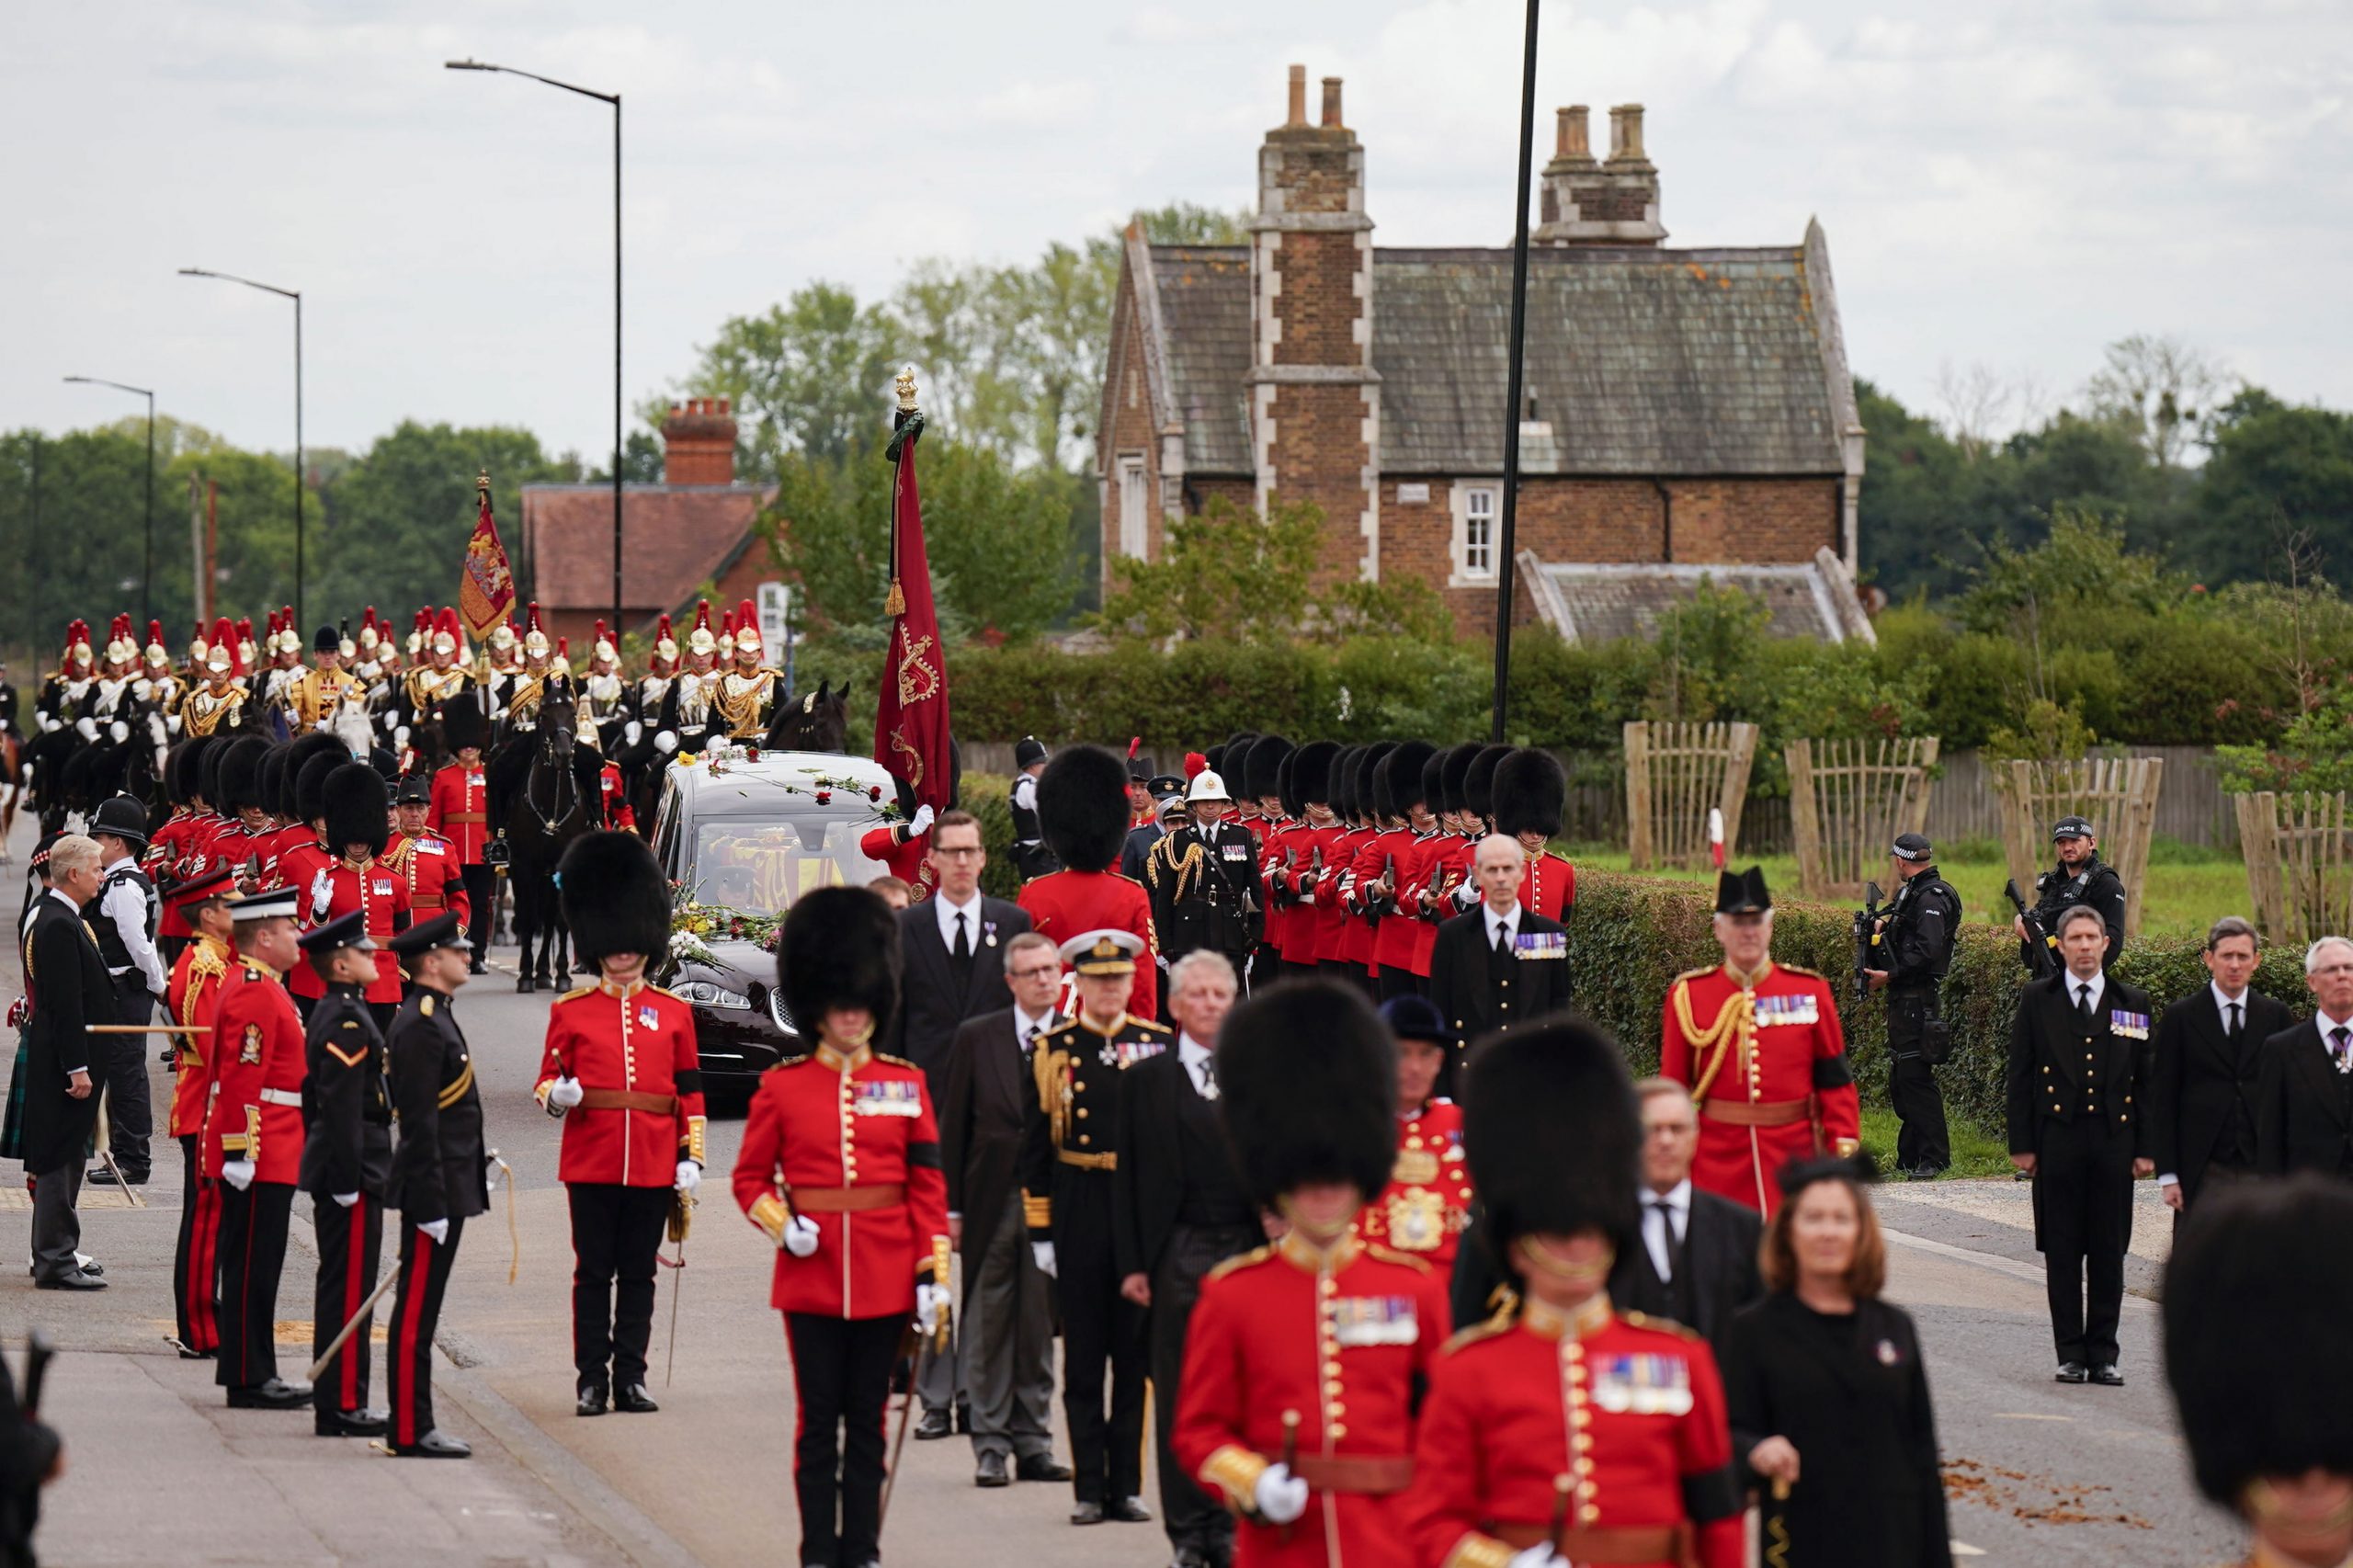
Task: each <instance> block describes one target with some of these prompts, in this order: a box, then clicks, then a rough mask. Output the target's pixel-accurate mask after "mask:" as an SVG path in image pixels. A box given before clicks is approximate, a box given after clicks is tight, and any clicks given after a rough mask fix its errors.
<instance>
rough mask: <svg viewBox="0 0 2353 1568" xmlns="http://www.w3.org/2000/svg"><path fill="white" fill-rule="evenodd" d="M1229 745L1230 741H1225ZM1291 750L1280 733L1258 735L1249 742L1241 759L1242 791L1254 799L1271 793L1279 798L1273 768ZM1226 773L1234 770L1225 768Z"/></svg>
mask: <svg viewBox="0 0 2353 1568" xmlns="http://www.w3.org/2000/svg"><path fill="white" fill-rule="evenodd" d="M1226 744H1227V745H1229V746H1231V745H1232V744H1233V742H1232V741H1228V742H1227V743H1226ZM1290 752H1291V745H1290V742H1289V741H1287V740H1285V739H1283V737H1282V736H1280V735H1258V736H1256V737H1254V738H1253V739H1252V740H1251V742H1250V749H1249V751H1248V752H1247V753H1246V754H1245V756H1244V757H1243V759H1242V767H1241V769H1240V771H1241V774H1242V792H1243V793H1244V794H1245V795H1247V796H1249V797H1250V798H1251V799H1252V800H1254V801H1263V800H1265V799H1266V798H1267V796H1269V795H1273V796H1276V797H1278V798H1279V797H1280V796H1281V794H1282V787H1281V785H1280V784H1279V783H1278V782H1277V781H1276V778H1275V769H1277V768H1278V767H1281V766H1282V763H1283V758H1285V757H1287V756H1290ZM1226 771H1227V772H1228V773H1232V772H1233V771H1235V770H1234V769H1233V768H1230V767H1229V768H1228V769H1226Z"/></svg>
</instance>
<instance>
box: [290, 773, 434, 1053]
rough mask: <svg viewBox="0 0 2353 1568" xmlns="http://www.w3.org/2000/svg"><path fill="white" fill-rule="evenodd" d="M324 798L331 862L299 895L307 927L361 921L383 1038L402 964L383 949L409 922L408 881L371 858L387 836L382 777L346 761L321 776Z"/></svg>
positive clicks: (395, 1005) (371, 1002)
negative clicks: (372, 969)
mask: <svg viewBox="0 0 2353 1568" xmlns="http://www.w3.org/2000/svg"><path fill="white" fill-rule="evenodd" d="M324 795H325V801H326V824H327V835H326V843H327V847H328V848H330V849H332V850H334V851H335V857H336V858H335V864H334V865H332V866H327V867H323V868H322V869H319V870H317V871H314V872H313V873H312V875H311V881H310V885H309V886H308V887H306V888H304V889H303V890H302V895H303V899H304V901H305V905H306V907H307V909H308V911H309V914H310V917H311V924H312V925H313V926H324V925H325V924H327V923H328V922H329V921H332V920H335V919H338V918H340V917H341V916H343V915H359V916H360V917H361V919H362V920H363V921H364V922H365V929H366V931H367V933H368V937H369V942H370V943H371V944H372V946H371V947H370V949H369V951H370V953H371V955H372V960H373V962H374V963H375V966H376V974H375V978H374V979H373V980H371V981H369V983H368V985H367V987H366V999H367V1003H368V1011H369V1013H370V1014H372V1015H373V1016H374V1017H375V1020H376V1026H377V1029H378V1032H380V1033H381V1031H382V1030H384V1029H386V1028H390V1027H391V1025H392V1015H393V1014H394V1013H396V1012H398V1011H399V1010H400V1005H401V970H400V964H399V961H398V960H395V959H394V958H393V957H392V949H390V948H389V947H387V946H385V944H386V943H388V942H390V941H391V940H392V937H393V934H394V933H396V932H400V931H404V930H406V929H408V924H409V916H410V911H409V902H408V882H407V881H406V879H404V878H403V877H402V876H401V875H400V874H399V873H398V872H396V871H394V870H393V869H392V868H391V867H389V866H386V865H383V864H381V862H380V861H379V860H378V858H377V857H379V856H381V854H383V852H384V841H385V839H386V838H387V837H389V836H390V824H389V822H388V820H387V819H388V818H389V816H390V814H391V807H390V804H389V802H388V801H386V799H385V791H384V776H383V775H382V774H381V773H379V772H377V771H376V770H375V769H374V768H372V767H369V766H368V764H366V763H364V762H347V763H344V764H342V765H341V766H339V767H336V768H335V771H334V772H332V773H330V774H328V775H327V778H326V785H325V790H324Z"/></svg>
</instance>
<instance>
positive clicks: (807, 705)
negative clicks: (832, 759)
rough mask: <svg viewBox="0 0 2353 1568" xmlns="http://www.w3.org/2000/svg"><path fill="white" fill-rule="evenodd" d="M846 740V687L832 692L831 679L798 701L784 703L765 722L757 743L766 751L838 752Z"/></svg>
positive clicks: (847, 700)
mask: <svg viewBox="0 0 2353 1568" xmlns="http://www.w3.org/2000/svg"><path fill="white" fill-rule="evenodd" d="M848 740H849V685H848V683H847V682H844V683H843V685H842V688H841V689H840V690H839V691H835V689H834V688H833V682H832V681H831V680H823V681H819V682H818V683H817V689H816V690H814V691H812V692H805V693H803V694H802V696H801V700H800V701H798V702H787V703H784V704H782V705H780V706H779V708H778V709H777V710H776V717H775V718H773V719H770V720H769V721H768V733H767V736H766V737H765V738H764V739H762V740H761V742H760V744H761V746H762V747H763V748H765V749H767V750H768V751H827V752H840V751H842V750H844V749H845V748H846V746H847V743H848Z"/></svg>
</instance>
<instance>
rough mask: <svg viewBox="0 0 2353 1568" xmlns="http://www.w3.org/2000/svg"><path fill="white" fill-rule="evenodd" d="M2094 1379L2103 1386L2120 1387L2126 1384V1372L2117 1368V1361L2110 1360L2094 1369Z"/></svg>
mask: <svg viewBox="0 0 2353 1568" xmlns="http://www.w3.org/2000/svg"><path fill="white" fill-rule="evenodd" d="M2092 1381H2094V1382H2096V1383H2097V1384H2099V1386H2100V1387H2102V1388H2109V1389H2120V1388H2122V1387H2123V1386H2124V1374H2123V1373H2121V1372H2120V1371H2118V1370H2117V1369H2116V1363H2115V1362H2113V1361H2109V1362H2105V1363H2103V1364H2101V1365H2100V1366H2097V1367H2094V1368H2093V1369H2092Z"/></svg>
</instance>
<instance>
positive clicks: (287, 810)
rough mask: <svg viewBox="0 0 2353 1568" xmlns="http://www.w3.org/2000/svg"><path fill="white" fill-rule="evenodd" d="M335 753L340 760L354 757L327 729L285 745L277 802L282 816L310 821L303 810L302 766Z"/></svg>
mask: <svg viewBox="0 0 2353 1568" xmlns="http://www.w3.org/2000/svg"><path fill="white" fill-rule="evenodd" d="M323 756H324V757H332V758H333V759H334V760H335V761H336V762H338V763H342V762H349V761H350V760H351V748H350V747H349V746H347V745H345V744H343V742H342V741H341V740H340V739H338V738H337V737H336V736H335V735H333V734H330V733H327V732H326V731H324V730H313V731H312V732H311V733H309V734H307V735H301V736H298V737H296V739H295V741H294V743H293V744H291V745H290V746H288V747H287V748H286V762H285V765H284V767H283V769H282V770H281V771H280V772H279V774H278V805H277V808H276V809H277V812H278V815H279V816H282V817H284V818H285V819H286V820H287V821H288V822H309V821H310V820H311V819H310V818H309V817H306V816H304V815H303V814H302V769H303V768H305V767H309V766H310V765H311V764H312V763H313V762H314V761H316V760H317V759H318V758H320V757H323Z"/></svg>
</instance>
